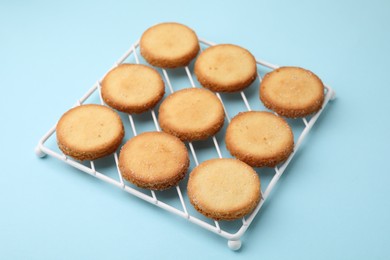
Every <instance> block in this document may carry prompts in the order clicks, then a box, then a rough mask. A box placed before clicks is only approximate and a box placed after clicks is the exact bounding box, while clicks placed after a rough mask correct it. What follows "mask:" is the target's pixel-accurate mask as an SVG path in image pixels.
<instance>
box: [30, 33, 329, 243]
mask: <svg viewBox="0 0 390 260" xmlns="http://www.w3.org/2000/svg"><path fill="white" fill-rule="evenodd" d="M199 42H200V45H201V49H202V45H203V46H205V47H209V46H212V45H215V44H214V43H211V42H209V41H206V40H202V39H199ZM138 48H139V41H137V42H136V43H135V44H133V45H132V46H131V47H130V48H129V50H128V51H127V52H126V53H125V54H124V55H123V56H122V57H121V58H120V59H119V60H118V61H117V62H116V63H115V64H114V66H113V67H115V66H118V65H119V64H122V63H123V62H124V61H125V60H126V59H127V58H129V57H130V56H131V55H133V56H134V59H135V62H136V63H140V58H139V56H138V54H137V49H138ZM256 62H257V66H258V71H259V70H260V69H261V68H262V67H263V68H265V69H268V70H274V69H277V68H278V66H276V65H273V64H270V63H268V62H265V61H262V60H256ZM184 70H185V73H186V75H187V77H188V80H189V82H190V84H191V86H192V87H194V88H195V87H196V84H195V81H194V78H193V75H192V72H191V70H190V68H189V67H188V66H186V67H184ZM161 71H162V74H163V77H164V79H165V82H166V85H167V86H168V88H169V91H170V93H173V92H174V88H173V86H172V84H171V78H170V77H169V76H168V71H167V70H165V69H162V70H161ZM102 79H103V78H102ZM102 79H101V80H102ZM101 80H99V81H97V83H96V84H95V85H94V86H93V87H92V88H91V89H90V90H89V91H88V92H87V93H86V94H85V95H84V96H83V97H82V98H81V99H79V100H78V101H77V103H76V106H77V105H82V104H83V103H84V102H86V101H87V100H88V99H89V98H90V96H91V95H92V94H93V93H95V92H96V91H98V93H99V97H100V102H101V104H102V105H105V104H104V102H103V99H102V98H101V94H100V88H101V86H100V82H101ZM258 80H259V81H261V76H260V73H258ZM239 94H240V95H241V98H242V101H243V102H244V104H245V107H246V109H247V110H249V111H250V110H251V106H250V104H249V102H248V99H247V97H246V94H245V93H244V91H241V92H240V93H239ZM216 95H217V96H218V98H219V99H220V100H221V101H222V104H223V106H224V110H225V114H226V119H227V121H228V122H230V117H231V116H232V115H230V116H229V114H228V111H227V109H226V108H227V107H226V102H225V103H224V101H223V100H222V97H221V95H220V94H219V93H216ZM334 98H335V92H334V90H333V89H332V88H330V87H329V86H327V85H325V99H324V103H323V106H322V108H321V110H319V111H318V112H317V113H316V114H314V115H313V116H311V117H310V118H309V119H307V118H302V119H296V120H302V121H303V124H304V128H303V130H301V132H300V133H299V135H298V138H297V140H296V142H295V148H294V151H293V153H292V154H291V155H290V157H289V158H288V159H287V160H286V161H285V162H284V163H283V164H281V165H278V166H277V167H275V168H274V169H273V170H274V175H273V177H272V179H271V180H270V182H269V183H268V185H267V186H266V187H265V189H264V187H262V199H261V201H260V203H259V204H258V206H257V207H256V209H255V210H254V211H253V212H252V213H251V214H249V215H248V216H246V217H244V218H242V219H241V220H240V223H239V225H238V230H237V231H235V232H230V231H229V230H227V229H225V228H223V227H221V225H220V222H218V221H214V220H210V219H208V220H205V218H204V217H203V218H202V217H200V216H197V215H196V214H193V213H191V212H190V210H189V207H192V205H190V204H189V203H188V200H186V199H185V196H186V193H185V192H183V191H185V189H184V190H183V188H181V187H180V185H178V186H176V187H175V189H176V193H177V199H178V200H179V201H180V203H179V205H180V207H179V208H178V207H175V206H172V205H170V204H168V203H165V202H164V201H162V200H161V199H159V198H158V196H157V195H156V192H154V191H152V190H151V191H147V192H145V191H144V192H142V191H140V190H139V189H137V188H136V187H134V186H132V185H131V184H129V183H127V182H125V181H124V180H123V178H122V175H121V173H120V171H119V168H118V155H117V153H116V152H115V153H114V156H113V157H114V161H115V166H116V171H117V177H118V178H117V179H116V178H113V177H110V176H109V175H107V174H105V173H103V172H101V171H99V170H97V169H96V167H95V162H94V161H90V162H89V163H88V164H85V163H82V162H79V161H76V160H74V159H72V158H70V157H68V156H66V155H64V154H63V153H61V152H59V151H55V150H54V149H51V148H49V146H47V145H46V144H45V143H46V142H47V140H48V139H49V138H50V137H52V136H53V135H54V134H55V131H56V125H54V126H53V127H52V128H51V129H50V130H49V131H48V132H47V133H46V134H45V135H44V136H43V137H42V138H41V139H40V141H39V143H38V145H37V147H36V149H35V153H36V154H37V156H39V157H44V156H46V155H50V156H52V157H54V158H56V159H58V160H60V161H62V162H64V163H66V164H69V165H71V166H73V167H74V168H76V169H78V170H80V171H83V172H85V173H87V174H89V175H92V176H94V177H96V178H98V179H100V180H102V181H104V182H107V183H109V184H112V185H114V186H116V187H118V188H120V189H122V190H124V191H126V192H128V193H130V194H131V195H134V196H135V197H138V198H140V199H142V200H144V201H146V202H149V203H151V204H154V205H156V206H157V207H160V208H162V209H164V210H166V211H168V212H171V213H173V214H175V215H178V216H180V217H182V218H184V219H186V220H188V221H189V222H191V223H194V224H196V225H198V226H200V227H202V228H204V229H206V230H208V231H211V232H213V233H215V234H217V235H219V236H221V237H223V238H225V239H227V240H228V246H229V248H230V249H232V250H238V249H239V248H240V247H241V237H242V236H243V235H244V233H245V232H246V230H247V229H248V228H249V226H250V225H251V223H252V221H253V220H254V219H255V217H256V215H257V214H258V212H259V210H260V208H261V207H262V206H263V204H264V202H265V200H266V199H267V198H268V196H269V194H270V192H271V191H272V189H273V188H274V187H275V184H276V183H277V182H278V180H279V178H280V177H281V176H282V174H283V173H284V172H285V170H286V168H287V166H288V165H289V163H290V162H291V160H292V158H293V157H294V155H295V154H296V152H297V151H298V149H299V147H300V146H301V144H302V141H303V140H304V139H305V137H306V136H307V134H308V133H309V131H310V129H311V128H312V127H313V125H314V124H315V122H316V121H317V119H318V117H319V116H320V115H321V113H322V112H323V110H324V109H325V107H326V106H327V104H328V102H329V101H330V100H333V99H334ZM258 102H260V101H258ZM150 113H151V116H152V120H153V122H154V126H155V129H156V130H157V131H160V126H159V124H158V121H157V116H156V113H155V110H154V109H152V110H150ZM126 116H127V117H128V120H129V123H130V128H131V130H132V132H133V135H134V136H135V135H137V130H136V124H135V120H134V119H133V116H132V115H130V114H128V115H126ZM294 134H295V135H296V133H294ZM212 142H213V146H215V149H216V152H217V154H218V157H220V158H222V153H221V147H220V145H219V143H218V140H217V138H216V137H215V136H213V137H212ZM188 147H189V150H190V152H191V154H192V159H193V162H194V164H195V165H198V164H199V161H198V155H197V154H198V152H197V151H196V149H195V148H194V145H193V144H192V143H191V142H189V143H188ZM113 164H114V162H113ZM262 186H263V185H262ZM183 194H184V195H183ZM224 225H226V223H224ZM227 225H228V224H227Z"/></svg>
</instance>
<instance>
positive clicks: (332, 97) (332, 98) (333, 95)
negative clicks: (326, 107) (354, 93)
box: [330, 90, 336, 100]
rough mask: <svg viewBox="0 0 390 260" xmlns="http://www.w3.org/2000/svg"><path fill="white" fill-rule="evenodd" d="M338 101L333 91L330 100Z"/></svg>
mask: <svg viewBox="0 0 390 260" xmlns="http://www.w3.org/2000/svg"><path fill="white" fill-rule="evenodd" d="M335 99H336V92H335V91H334V90H333V93H332V96H331V97H330V100H335Z"/></svg>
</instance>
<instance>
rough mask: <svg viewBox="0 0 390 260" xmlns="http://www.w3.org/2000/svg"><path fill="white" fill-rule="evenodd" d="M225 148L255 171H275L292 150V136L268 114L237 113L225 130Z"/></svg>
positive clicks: (281, 120)
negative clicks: (273, 168) (258, 169)
mask: <svg viewBox="0 0 390 260" xmlns="http://www.w3.org/2000/svg"><path fill="white" fill-rule="evenodd" d="M225 141H226V148H227V149H228V150H229V151H230V153H231V154H232V155H233V156H235V157H236V158H238V159H240V160H241V161H243V162H246V163H247V164H249V165H251V166H254V167H263V166H268V167H274V166H276V165H277V164H279V163H281V162H283V161H285V160H286V159H287V158H288V156H289V155H290V154H291V153H292V152H293V149H294V136H293V132H292V130H291V128H290V126H289V125H288V124H287V122H286V121H285V120H284V119H283V118H281V117H279V116H276V115H274V114H272V113H270V112H259V111H250V112H244V113H239V114H238V115H237V116H235V117H234V118H233V119H232V121H231V122H230V124H229V126H228V127H227V130H226V137H225Z"/></svg>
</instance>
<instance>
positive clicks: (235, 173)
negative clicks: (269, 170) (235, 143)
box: [187, 159, 261, 220]
mask: <svg viewBox="0 0 390 260" xmlns="http://www.w3.org/2000/svg"><path fill="white" fill-rule="evenodd" d="M187 191H188V197H189V199H190V202H191V204H192V205H193V206H194V207H195V209H196V210H197V211H199V212H200V213H202V214H203V215H205V216H207V217H209V218H212V219H215V220H234V219H238V218H242V217H244V216H245V215H247V214H248V213H250V212H252V211H253V209H254V208H255V207H256V206H257V204H258V203H259V201H260V198H261V193H260V179H259V177H258V175H257V173H256V172H255V171H254V170H253V169H252V167H250V166H249V165H247V164H245V163H243V162H241V161H239V160H236V159H211V160H208V161H205V162H203V163H201V164H200V165H199V166H197V167H196V168H195V169H194V170H193V171H192V172H191V173H190V177H189V180H188V186H187Z"/></svg>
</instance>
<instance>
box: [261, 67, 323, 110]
mask: <svg viewBox="0 0 390 260" xmlns="http://www.w3.org/2000/svg"><path fill="white" fill-rule="evenodd" d="M260 99H261V101H262V102H263V103H264V106H266V107H267V108H269V109H271V110H273V111H275V112H276V113H278V114H279V115H282V116H285V117H290V118H296V117H304V116H307V115H310V114H313V113H315V112H317V111H318V110H320V109H321V107H322V104H323V102H324V85H323V83H322V81H321V79H320V78H319V77H317V75H315V74H314V73H313V72H311V71H309V70H305V69H302V68H299V67H281V68H279V69H276V70H274V71H272V72H270V73H267V74H266V75H265V76H264V78H263V81H262V82H261V84H260Z"/></svg>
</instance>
